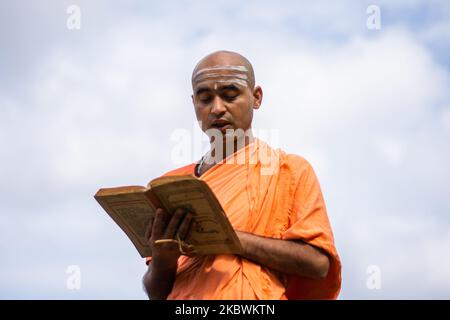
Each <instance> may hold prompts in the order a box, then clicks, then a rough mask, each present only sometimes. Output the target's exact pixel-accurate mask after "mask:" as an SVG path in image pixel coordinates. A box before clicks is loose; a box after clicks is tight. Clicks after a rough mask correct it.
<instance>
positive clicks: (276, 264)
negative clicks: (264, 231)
mask: <svg viewBox="0 0 450 320" xmlns="http://www.w3.org/2000/svg"><path fill="white" fill-rule="evenodd" d="M236 233H237V235H238V237H239V240H240V241H241V244H242V247H243V248H244V253H243V255H242V256H243V257H244V258H246V259H248V260H252V261H254V262H256V263H258V264H261V265H263V266H266V267H269V268H272V269H275V270H277V271H280V272H283V273H287V274H294V275H298V276H303V277H308V278H313V279H322V278H325V277H326V276H327V274H328V269H329V267H330V260H329V258H328V256H327V255H326V254H325V253H323V252H322V251H321V250H319V249H318V248H315V247H314V246H311V245H309V244H307V243H305V242H302V241H293V240H281V239H273V238H266V237H261V236H257V235H254V234H251V233H246V232H241V231H236Z"/></svg>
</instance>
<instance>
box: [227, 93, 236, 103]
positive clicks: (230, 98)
mask: <svg viewBox="0 0 450 320" xmlns="http://www.w3.org/2000/svg"><path fill="white" fill-rule="evenodd" d="M238 96H239V94H238V93H233V94H226V95H225V97H224V98H225V99H226V100H228V101H233V100H235V99H236V98H237V97H238Z"/></svg>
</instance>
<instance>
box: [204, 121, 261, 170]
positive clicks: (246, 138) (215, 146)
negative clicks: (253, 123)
mask: <svg viewBox="0 0 450 320" xmlns="http://www.w3.org/2000/svg"><path fill="white" fill-rule="evenodd" d="M254 140H255V138H254V137H253V132H252V130H251V129H249V130H247V131H246V133H245V135H243V136H242V137H237V138H231V139H227V138H226V137H224V140H222V141H218V142H217V143H216V142H212V143H211V144H210V151H209V154H210V156H211V157H212V158H213V159H214V161H213V162H214V163H218V162H220V161H222V160H223V159H225V158H227V157H229V156H230V155H232V154H233V153H235V152H238V151H239V150H240V149H242V148H245V147H246V146H247V145H249V144H250V143H252V142H253V141H254ZM216 155H217V156H216Z"/></svg>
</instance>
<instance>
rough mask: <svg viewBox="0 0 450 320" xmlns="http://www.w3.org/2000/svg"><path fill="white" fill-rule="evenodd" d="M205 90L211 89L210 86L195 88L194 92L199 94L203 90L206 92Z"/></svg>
mask: <svg viewBox="0 0 450 320" xmlns="http://www.w3.org/2000/svg"><path fill="white" fill-rule="evenodd" d="M207 91H211V89H210V88H206V87H200V88H198V89H197V90H195V94H196V95H199V94H201V93H203V92H207Z"/></svg>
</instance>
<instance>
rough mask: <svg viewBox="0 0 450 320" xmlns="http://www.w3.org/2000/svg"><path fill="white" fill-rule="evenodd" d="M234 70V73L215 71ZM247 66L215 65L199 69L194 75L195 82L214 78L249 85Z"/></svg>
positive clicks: (224, 81)
mask: <svg viewBox="0 0 450 320" xmlns="http://www.w3.org/2000/svg"><path fill="white" fill-rule="evenodd" d="M230 70H231V71H234V72H233V73H228V74H221V73H217V72H216V73H214V71H230ZM247 71H248V70H247V68H246V67H245V66H234V65H233V66H229V65H226V66H223V65H222V66H214V67H209V68H203V69H200V70H198V71H197V72H196V73H195V74H194V75H193V77H192V80H193V82H195V83H199V82H203V81H207V80H209V79H214V78H217V80H215V82H220V83H235V84H238V85H241V86H243V87H248V77H247Z"/></svg>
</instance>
